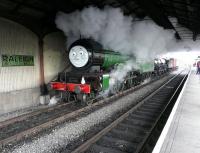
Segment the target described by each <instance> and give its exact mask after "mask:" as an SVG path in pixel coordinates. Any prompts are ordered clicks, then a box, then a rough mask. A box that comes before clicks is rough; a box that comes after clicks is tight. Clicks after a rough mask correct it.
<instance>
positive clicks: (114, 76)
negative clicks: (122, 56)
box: [107, 60, 138, 93]
mask: <svg viewBox="0 0 200 153" xmlns="http://www.w3.org/2000/svg"><path fill="white" fill-rule="evenodd" d="M133 69H138V66H137V64H136V63H134V62H133V61H132V60H129V61H127V62H126V63H124V64H122V65H121V64H119V65H118V66H117V68H116V69H114V70H113V71H111V73H110V82H109V89H108V91H107V92H109V91H112V92H113V93H115V92H116V91H114V90H115V88H118V87H117V85H118V84H120V83H122V82H123V81H124V78H125V77H126V75H127V73H128V72H130V71H131V70H133Z"/></svg>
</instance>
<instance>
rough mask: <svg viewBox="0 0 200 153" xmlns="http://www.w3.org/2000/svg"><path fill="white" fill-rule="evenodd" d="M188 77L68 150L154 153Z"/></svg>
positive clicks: (170, 83) (174, 81)
mask: <svg viewBox="0 0 200 153" xmlns="http://www.w3.org/2000/svg"><path fill="white" fill-rule="evenodd" d="M187 76H188V74H185V75H180V74H179V75H177V76H176V77H174V78H172V79H171V80H170V81H168V82H167V83H165V84H164V85H163V86H161V87H160V88H159V89H157V90H156V91H154V92H153V93H152V94H150V95H149V96H148V97H146V98H145V99H144V100H142V101H140V102H138V103H137V105H135V106H134V107H133V108H131V109H130V110H128V111H127V112H125V113H124V114H123V115H121V116H120V117H119V118H117V119H116V120H115V121H113V122H112V123H110V124H108V125H107V126H106V127H105V128H104V129H102V130H101V131H100V132H98V133H97V134H95V135H93V136H91V137H90V138H89V139H88V140H87V141H85V142H84V143H82V144H80V145H79V146H76V147H74V149H72V150H65V151H64V152H66V153H68V152H72V153H82V152H84V153H148V152H149V153H150V152H151V151H152V149H153V147H154V144H155V143H156V141H157V138H158V137H159V134H160V132H161V130H162V128H163V127H164V124H165V121H166V120H167V118H168V116H169V114H170V112H171V109H172V108H173V105H174V103H175V100H176V98H177V97H178V95H179V92H180V90H181V89H182V86H183V84H184V82H185V80H186V79H187Z"/></svg>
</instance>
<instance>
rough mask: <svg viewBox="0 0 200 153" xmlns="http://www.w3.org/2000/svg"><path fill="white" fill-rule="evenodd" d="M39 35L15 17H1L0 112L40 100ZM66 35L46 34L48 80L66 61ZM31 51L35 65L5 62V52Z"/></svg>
mask: <svg viewBox="0 0 200 153" xmlns="http://www.w3.org/2000/svg"><path fill="white" fill-rule="evenodd" d="M38 41H39V39H38V37H37V35H36V34H34V33H33V32H32V31H30V30H29V29H27V28H25V27H24V26H22V25H20V24H18V23H15V22H13V21H10V20H7V19H4V18H0V114H4V113H7V112H10V111H15V110H19V109H23V108H26V107H30V106H34V105H38V104H39V96H40V89H39V86H40V61H39V46H38ZM64 41H65V40H64V36H62V34H61V33H52V34H49V35H47V36H46V37H45V38H44V71H45V81H46V82H48V81H50V80H51V79H52V78H53V77H55V76H56V75H57V73H58V72H59V71H60V70H62V69H64V67H65V66H66V65H64V64H63V63H62V61H63V58H64V45H65V44H64ZM5 54H6V55H31V56H33V57H34V66H2V55H5Z"/></svg>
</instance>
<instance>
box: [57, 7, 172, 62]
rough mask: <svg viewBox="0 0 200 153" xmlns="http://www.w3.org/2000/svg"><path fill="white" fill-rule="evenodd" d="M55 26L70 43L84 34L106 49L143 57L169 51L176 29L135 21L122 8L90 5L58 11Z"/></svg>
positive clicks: (147, 21)
mask: <svg viewBox="0 0 200 153" xmlns="http://www.w3.org/2000/svg"><path fill="white" fill-rule="evenodd" d="M56 25H57V27H58V28H59V29H61V30H62V31H63V32H64V33H65V35H66V36H67V39H68V41H67V43H68V44H70V43H72V42H73V41H74V40H76V39H78V38H80V35H81V36H82V37H85V38H93V39H94V40H96V41H98V42H100V43H101V44H103V46H104V48H106V49H112V50H115V51H118V52H121V53H123V54H124V53H125V54H134V55H135V56H136V57H137V58H143V59H149V58H151V59H153V58H154V57H155V56H156V55H157V54H160V53H163V52H166V51H167V45H168V44H169V43H170V42H171V41H174V35H173V34H174V32H173V31H170V30H164V29H163V28H162V27H159V26H157V25H156V24H155V23H154V22H153V21H151V20H144V21H137V22H133V18H132V17H130V16H124V14H123V12H122V11H121V10H120V9H119V8H111V7H105V8H104V9H103V10H100V9H98V8H96V7H88V8H85V9H83V10H82V11H76V12H73V13H71V14H65V13H62V12H59V13H58V14H57V17H56Z"/></svg>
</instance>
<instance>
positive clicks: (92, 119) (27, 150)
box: [12, 76, 169, 153]
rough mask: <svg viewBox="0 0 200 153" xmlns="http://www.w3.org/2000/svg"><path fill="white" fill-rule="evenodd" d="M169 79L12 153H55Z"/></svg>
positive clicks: (123, 98)
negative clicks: (56, 149)
mask: <svg viewBox="0 0 200 153" xmlns="http://www.w3.org/2000/svg"><path fill="white" fill-rule="evenodd" d="M168 78H169V76H168V77H165V78H163V79H161V80H158V81H156V82H154V83H153V84H150V85H147V86H146V87H144V88H142V89H140V90H138V91H135V92H134V93H132V94H130V95H128V96H125V97H122V98H121V99H119V100H117V101H116V102H114V103H112V104H110V105H108V106H106V107H103V108H101V109H99V110H97V111H95V112H93V113H91V114H89V115H87V116H85V117H82V118H80V119H78V120H77V121H74V122H70V123H66V124H65V125H64V126H62V127H60V128H57V129H54V130H53V131H52V132H51V133H50V134H48V135H45V136H43V137H40V138H38V139H36V140H33V141H32V142H29V143H26V142H24V144H23V145H21V146H18V147H17V148H15V149H14V150H13V151H12V152H13V153H41V152H45V153H46V152H48V153H53V152H54V150H55V148H59V147H61V146H66V145H67V144H69V143H70V142H71V141H74V140H76V139H78V138H79V137H80V136H82V135H83V134H84V133H85V132H86V131H88V130H89V129H90V128H92V127H94V126H97V125H98V124H100V123H102V122H104V121H105V120H107V119H108V118H110V117H111V116H113V115H114V114H115V113H117V112H119V111H121V110H122V109H125V108H127V107H129V106H130V105H132V104H133V103H135V102H136V101H137V100H138V99H140V98H141V97H143V96H144V95H146V94H148V93H149V92H151V91H152V90H155V89H156V88H157V87H159V86H160V85H161V84H162V83H163V82H164V81H166V80H167V79H168Z"/></svg>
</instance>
